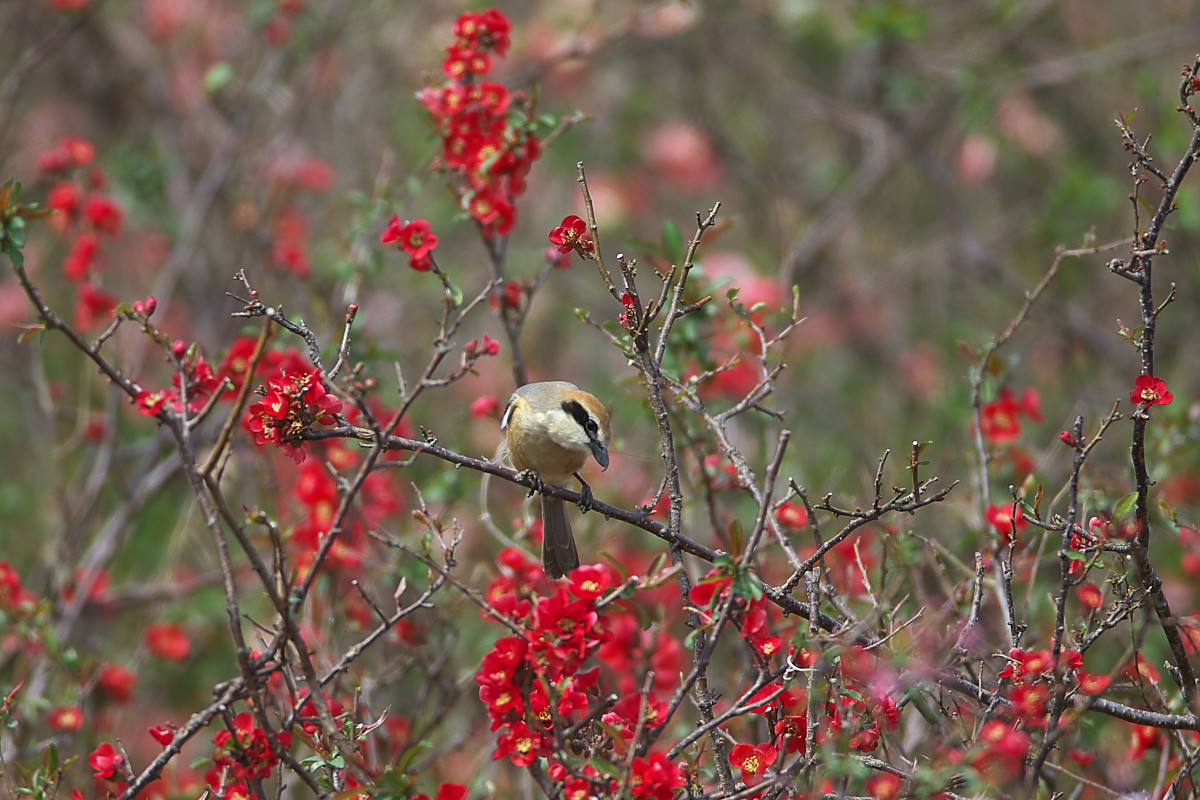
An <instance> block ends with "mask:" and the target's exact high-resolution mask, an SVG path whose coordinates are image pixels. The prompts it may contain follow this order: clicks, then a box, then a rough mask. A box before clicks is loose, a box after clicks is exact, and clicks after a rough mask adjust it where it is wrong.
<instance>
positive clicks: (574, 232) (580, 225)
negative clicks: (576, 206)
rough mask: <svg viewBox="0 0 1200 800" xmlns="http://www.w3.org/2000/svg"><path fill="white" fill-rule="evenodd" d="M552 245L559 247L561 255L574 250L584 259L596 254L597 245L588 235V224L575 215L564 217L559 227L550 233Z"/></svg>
mask: <svg viewBox="0 0 1200 800" xmlns="http://www.w3.org/2000/svg"><path fill="white" fill-rule="evenodd" d="M550 244H554V245H558V252H560V253H569V252H571V251H572V250H574V251H575V252H577V253H579V255H580V256H582V257H583V258H587V256H588V254H589V253H594V252H596V243H595V241H593V240H592V235H591V234H590V233H588V227H587V223H586V222H584V221H583V220H582V219H580V218H579V217H577V216H575V215H574V214H572V215H571V216H568V217H563V221H562V222H561V223H559V226H558V227H557V228H555V229H554V230H552V231H550Z"/></svg>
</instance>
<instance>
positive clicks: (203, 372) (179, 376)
mask: <svg viewBox="0 0 1200 800" xmlns="http://www.w3.org/2000/svg"><path fill="white" fill-rule="evenodd" d="M153 300H154V298H150V299H149V300H148V301H146V304H142V301H138V303H135V304H134V307H135V313H136V312H137V307H138V306H139V304H142V308H143V309H147V308H148V311H147V312H146V313H145V314H144V316H149V314H150V313H153V310H154V309H153V305H152V304H153ZM170 350H171V357H172V358H173V359H175V362H176V367H177V368H176V370H175V374H174V375H173V376H172V378H171V384H172V385H171V386H170V387H169V388H166V389H159V390H158V391H153V392H152V391H150V390H149V389H142V390H141V391H139V392H138V393H137V396H135V397H134V399H133V402H134V404H135V405H136V406H137V408H138V412H139V413H141V414H145V415H146V416H150V417H152V416H154V415H156V414H158V413H159V412H160V411H162V410H163V409H164V408H169V409H170V410H171V411H174V412H175V413H176V414H179V413H182V412H183V398H184V394H185V392H186V395H187V411H188V413H189V414H196V413H199V412H200V411H201V410H202V409H203V408H204V406H205V405H207V404H208V401H209V400H210V399H211V398H212V397H213V395H215V394H216V393H217V392H219V391H220V390H221V387H222V386H223V385H224V380H223V379H222V378H221V377H220V375H219V374H218V373H217V372H216V370H214V369H213V368H212V366H211V365H210V364H209V363H208V362H207V361H205V360H204V356H202V355H200V354H199V352H197V350H196V348H195V347H191V346H189V345H188V343H187V342H185V341H183V340H182V339H177V340H176V341H175V342H173V343H172V344H171V347H170Z"/></svg>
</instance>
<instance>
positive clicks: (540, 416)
mask: <svg viewBox="0 0 1200 800" xmlns="http://www.w3.org/2000/svg"><path fill="white" fill-rule="evenodd" d="M608 422H609V411H608V409H607V408H605V406H604V404H603V403H601V402H600V401H599V400H598V399H597V398H596V397H595V396H594V395H591V394H588V393H587V392H585V391H583V390H582V389H580V388H579V387H578V386H576V385H575V384H573V383H570V382H568V381H542V382H539V383H527V384H525V385H524V386H522V387H520V388H519V389H517V390H516V391H515V392H513V394H512V397H510V398H509V400H508V407H507V408H505V410H504V416H503V418H502V419H501V420H500V430H502V431H504V433H505V446H506V448H507V450H508V455H509V459H510V460H511V461H512V465H513V467H515V468H516V469H517V470H519V471H520V472H522V473H524V474H525V477H526V479H527V481H528V482H529V485H530V487H531V489H530V494H532V493H533V492H534V491H538V490H539V489H540V488H541V486H542V485H544V484H549V485H552V486H563V485H564V484H565V483H566V482H567V480H568V479H569V478H571V476H574V477H575V478H576V480H578V481H579V484H580V487H581V488H580V490H579V495H580V497H579V507H580V508H581V509H583V511H584V512H586V511H587V510H588V509H589V508H591V505H592V487H590V486H588V485H587V482H586V481H584V479H583V478H581V477H579V470H581V469H583V465H584V464H586V463H587V460H588V457H589V456H591V457H593V458H595V459H596V462H597V463H598V464H599V465H600V467H601V471H603V470H606V469H608V435H609V432H608ZM542 534H543V535H542V568H543V569H544V570H545V571H546V577H548V578H550V579H551V580H555V579H558V578H561V577H563V576H564V575H567V574H569V573H570V572H571V570H573V569H575V568H577V567H578V566H579V553H578V551H577V550H576V549H575V537H574V536H573V535H572V534H571V523H570V521H569V520H568V519H567V507H566V504H565V503H564V502H563V501H562V500H560V499H559V498H557V497H550V496H548V495H545V494H543V495H542Z"/></svg>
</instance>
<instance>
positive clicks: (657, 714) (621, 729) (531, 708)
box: [475, 549, 684, 798]
mask: <svg viewBox="0 0 1200 800" xmlns="http://www.w3.org/2000/svg"><path fill="white" fill-rule="evenodd" d="M500 563H501V565H502V567H503V568H504V571H503V572H502V574H501V575H500V576H499V577H498V578H497V579H496V580H495V581H494V582H493V583H492V586H491V587H490V588H489V590H488V593H487V594H488V599H489V600H490V601H491V602H492V604H493V606H494V607H495V608H497V609H498V610H500V611H501V612H502V613H504V614H505V616H506V617H507V618H508V619H509V620H510V621H511V622H512V623H513V624H514V625H517V626H519V627H520V628H521V634H520V635H512V636H505V637H503V638H501V639H499V640H497V641H496V643H495V645H494V646H493V647H492V650H491V651H490V652H489V653H488V654H487V655H485V656H484V658H483V663H482V665H481V666H480V669H479V672H478V673H477V674H476V676H475V680H476V683H478V684H479V697H480V699H481V700H482V701H483V702H484V703H485V704H486V705H487V709H488V715H489V716H490V717H491V720H492V730H493V731H496V732H497V740H496V750H495V752H494V753H493V758H505V757H507V758H508V759H510V760H511V761H512V763H513V764H515V765H517V766H527V765H529V764H532V763H533V762H534V761H535V760H537V759H539V758H547V759H548V760H549V769H548V773H549V774H550V776H551V777H552V778H553V779H554V780H556V781H559V782H561V783H562V784H563V790H564V794H565V795H566V796H568V797H576V796H579V797H586V796H591V795H594V794H601V795H604V794H611V793H612V792H614V791H615V790H616V788H617V784H616V782H615V781H614V780H613V779H612V778H611V777H609V776H605V775H602V774H601V773H599V772H598V771H597V770H596V769H595V768H594V767H593V766H591V765H589V764H584V765H582V766H572V765H571V764H569V763H568V762H567V761H566V760H564V759H565V756H564V754H563V753H561V752H559V751H557V749H556V747H555V738H554V733H555V731H556V730H563V729H565V728H568V727H570V726H571V725H573V724H575V723H577V722H579V721H580V720H581V719H582V717H583V715H584V714H585V713H587V711H588V708H589V706H590V705H591V703H592V701H593V700H594V699H595V698H596V696H597V695H598V693H599V687H598V686H597V681H598V680H599V677H600V669H599V668H598V667H595V668H591V669H587V670H586V671H585V669H584V668H585V667H586V666H588V664H589V662H590V660H591V659H592V658H593V657H595V658H596V659H598V660H599V661H602V662H604V663H605V664H606V665H607V666H610V667H613V669H612V670H611V674H614V675H619V676H622V683H623V684H624V685H623V686H622V687H620V688H621V689H622V690H623V691H625V692H626V694H625V696H624V697H623V698H622V699H621V701H619V702H618V703H617V704H616V705H615V706H614V707H613V708H612V709H611V710H610V711H609V713H607V714H605V715H604V716H603V719H602V720H601V722H602V723H603V725H604V726H605V727H604V728H603V729H600V728H593V729H591V730H592V731H593V732H594V734H595V737H596V739H595V740H593V741H592V742H591V746H592V747H594V748H596V749H600V750H603V749H606V748H608V747H613V746H618V747H621V748H625V747H626V746H627V744H628V742H629V741H630V739H631V738H632V736H633V735H634V734H635V733H636V732H637V728H638V724H639V722H641V723H642V724H643V725H646V726H648V727H656V726H657V725H661V724H662V723H663V722H665V718H664V717H665V712H666V703H665V702H663V701H662V700H661V698H658V697H657V696H654V695H651V696H648V697H643V696H642V695H641V694H640V691H639V687H637V686H636V674H637V669H638V667H639V666H640V665H641V664H644V663H645V662H644V659H648V658H649V657H650V655H651V654H652V653H654V652H655V651H654V650H653V649H652V648H651V649H644V648H643V647H641V646H639V644H640V643H639V639H638V637H639V636H640V635H641V633H642V631H641V628H640V625H639V624H638V622H637V619H636V617H634V616H633V615H632V614H629V613H627V612H623V611H620V610H618V609H615V608H614V607H609V608H606V609H605V610H604V612H603V613H602V612H601V611H600V610H599V609H598V608H597V601H598V600H599V599H600V598H601V597H602V596H603V595H604V594H605V593H606V592H607V591H608V590H609V589H611V588H612V586H613V585H614V582H615V579H616V577H615V574H614V573H613V572H612V571H611V570H610V569H609V568H607V567H604V566H598V565H596V566H593V565H585V566H583V567H580V568H579V569H577V570H575V571H574V572H573V573H572V575H571V582H570V585H569V586H566V587H564V586H560V587H558V588H557V589H556V590H555V591H554V593H553V594H550V595H548V596H539V595H536V594H531V593H530V592H529V591H528V587H530V586H533V585H535V584H536V582H538V581H540V580H542V574H541V567H540V565H538V564H537V563H536V562H534V561H532V560H531V559H529V558H528V557H526V556H525V555H524V553H522V552H521V551H518V550H515V549H509V550H506V551H505V552H504V553H502V554H501V556H500ZM626 623H628V624H626ZM664 649H665V651H666V652H668V653H670V652H671V649H670V648H664ZM668 657H669V656H668ZM659 663H661V665H662V666H663V667H665V669H664V670H663V671H664V673H666V675H668V676H669V675H671V674H672V673H671V672H670V671H669V670H670V669H672V667H674V669H675V672H674V674H676V675H677V674H678V668H679V666H680V664H681V663H682V662H681V661H680V664H671V663H666V662H659ZM631 769H632V773H631V774H632V777H631V781H630V785H629V793H630V796H631V797H635V798H670V797H672V796H674V792H675V790H676V789H678V788H679V787H680V786H682V785H683V780H684V775H683V772H682V770H681V768H680V766H679V765H678V764H676V763H674V762H672V761H671V760H669V759H668V758H666V757H665V756H664V755H662V754H650V755H648V756H646V757H638V758H635V759H634V760H633V762H632V766H631Z"/></svg>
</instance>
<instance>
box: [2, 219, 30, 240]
mask: <svg viewBox="0 0 1200 800" xmlns="http://www.w3.org/2000/svg"><path fill="white" fill-rule="evenodd" d="M5 227H6V230H5V236H7V237H8V240H9V241H10V242H12V244H13V247H24V246H25V218H24V217H13V218H12V219H10V220H9V221H8V225H7V226H5Z"/></svg>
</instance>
